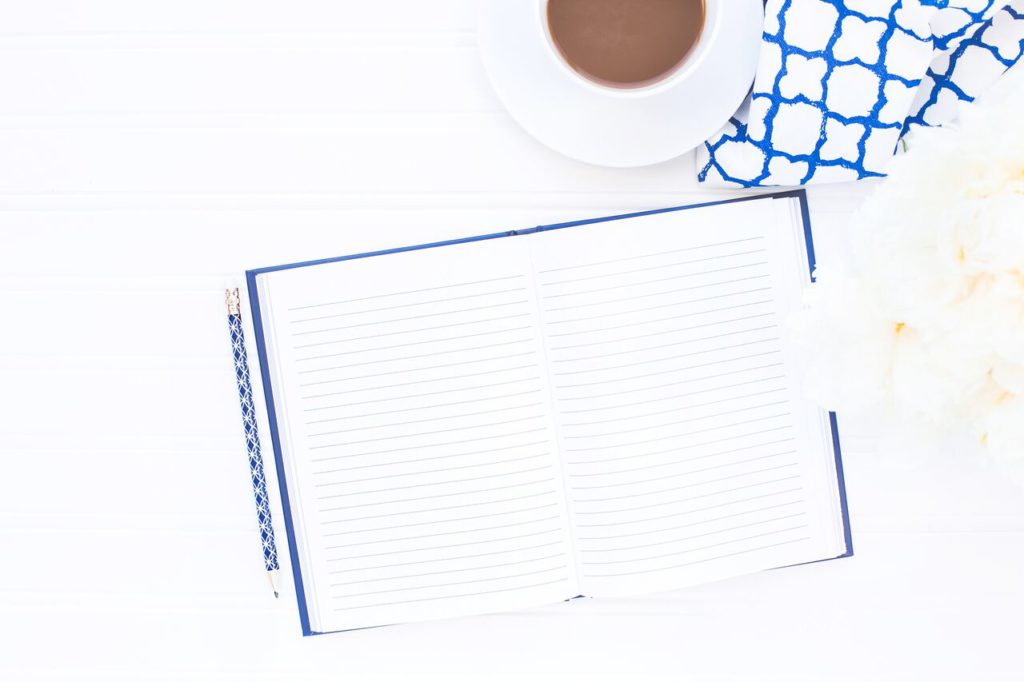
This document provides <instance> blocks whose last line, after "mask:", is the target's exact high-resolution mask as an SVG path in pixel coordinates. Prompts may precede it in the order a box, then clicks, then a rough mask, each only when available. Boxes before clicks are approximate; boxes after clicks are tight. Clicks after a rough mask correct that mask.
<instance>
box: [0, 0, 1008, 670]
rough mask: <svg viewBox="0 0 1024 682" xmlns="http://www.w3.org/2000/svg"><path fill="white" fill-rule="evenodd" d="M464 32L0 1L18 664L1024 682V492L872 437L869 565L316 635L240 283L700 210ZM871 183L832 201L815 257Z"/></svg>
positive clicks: (5, 585)
mask: <svg viewBox="0 0 1024 682" xmlns="http://www.w3.org/2000/svg"><path fill="white" fill-rule="evenodd" d="M474 23H475V18H474V7H473V3H472V1H471V0H431V1H429V2H427V1H425V0H390V1H387V2H385V1H382V0H362V1H359V2H356V1H355V0H291V1H290V2H284V1H283V0H282V1H280V2H268V1H266V0H176V1H175V2H166V1H165V2H159V3H158V2H153V1H143V0H91V2H80V1H77V0H31V1H27V0H3V1H2V2H0V228H2V232H0V239H2V241H0V679H2V680H5V681H6V680H10V681H12V682H21V681H23V680H51V679H52V680H65V679H67V680H72V679H88V680H104V681H113V680H133V681H134V680H193V679H196V680H199V679H203V680H207V679H209V680H278V679H280V680H303V679H338V680H357V681H360V682H362V681H363V680H374V679H397V680H413V679H438V680H445V681H446V682H456V681H457V680H463V679H465V680H482V679H487V680H495V679H531V680H537V679H549V678H550V679H559V680H570V679H580V680H588V681H590V680H599V679H621V680H630V681H632V680H684V679H693V680H719V679H734V680H771V679H777V680H796V679H807V680H826V679H851V680H853V679H856V680H880V679H893V680H912V679H921V680H930V681H934V680H992V679H1022V678H1024V670H1022V663H1021V659H1020V656H1019V650H1020V646H1021V634H1022V630H1024V625H1022V620H1021V615H1020V614H1021V613H1024V581H1022V577H1024V500H1022V497H1024V496H1022V495H1021V493H1020V491H1019V490H1017V489H1015V488H1013V487H1012V486H1011V485H1010V484H1009V483H1007V482H1005V481H1004V480H1003V479H1001V478H1000V477H999V476H998V475H997V474H996V473H995V472H994V471H992V470H990V468H989V467H988V466H987V465H986V464H985V463H984V462H981V461H977V460H974V459H969V458H967V457H966V456H963V455H961V456H960V457H957V456H956V454H957V453H952V454H945V455H940V454H939V453H932V456H931V457H930V458H926V459H925V460H924V461H919V460H917V459H914V458H911V457H909V456H908V455H906V454H905V453H903V452H902V451H900V450H898V449H896V448H893V447H886V446H883V447H879V446H878V445H877V443H876V442H875V441H873V440H872V439H871V438H870V433H871V431H872V429H871V425H870V424H859V425H858V424H847V425H846V427H845V429H844V431H845V435H846V443H845V449H846V452H845V461H846V467H847V475H848V489H849V496H850V506H851V511H852V516H853V529H854V540H855V546H856V551H857V555H856V556H855V557H853V558H852V559H845V560H842V561H832V562H826V563H821V564H816V565H810V566H803V567H798V568H792V569H786V570H781V571H774V572H771V573H767V574H761V575H756V576H750V577H747V578H743V579H738V580H730V581H726V582H722V583H718V584H714V585H709V586H707V587H703V588H697V589H689V590H685V591H680V592H676V593H671V594H665V595H659V596H655V597H650V598H643V599H622V600H606V601H586V602H584V601H578V602H574V603H568V604H560V605H556V606H552V607H550V608H546V609H540V610H533V611H527V612H522V613H515V614H503V615H493V616H486V617H479V618H472V619H464V620H454V621H446V622H438V623H429V624H421V625H410V626H397V627H389V628H380V629H374V630H366V631H360V632H353V633H348V634H340V635H331V636H325V637H315V638H307V639H303V638H301V637H300V636H299V624H298V617H297V612H296V607H295V604H294V601H293V597H292V592H291V589H290V585H288V584H286V585H285V592H284V594H283V595H282V598H281V599H280V600H277V601H275V600H274V599H273V598H272V597H271V596H270V595H269V593H268V587H267V584H266V579H265V577H264V574H263V573H262V571H261V557H260V553H259V547H258V541H257V535H256V528H255V515H254V511H253V503H252V499H251V489H250V487H249V481H248V474H247V464H246V458H245V453H244V451H243V449H242V441H241V439H240V432H241V429H240V423H239V415H238V405H237V401H236V398H235V393H234V390H235V388H234V385H233V375H232V371H231V361H230V357H229V354H228V348H227V336H226V335H227V332H226V329H225V321H224V317H223V316H224V308H223V293H222V291H223V287H224V286H225V285H227V284H232V283H235V284H237V283H241V273H242V271H243V270H244V269H245V268H247V267H255V266H261V265H268V264H274V263H279V262H285V261H292V260H298V259H305V258H313V257H322V256H329V255H336V254H343V253H349V252H355V251H361V250H366V249H370V248H377V247H382V246H392V245H402V244H408V243H415V242H422V241H428V240H433V239H439V238H445V237H452V236H458V235H466V234H476V233H480V232H487V231H495V230H499V229H506V228H515V227H524V226H530V225H534V224H538V223H549V222H554V221H559V220H565V219H571V218H577V217H583V216H592V215H601V214H608V213H614V212H621V211H624V210H630V209H641V208H655V207H662V206H670V205H676V204H681V203H686V202H690V201H693V200H694V199H697V198H702V197H704V196H706V194H707V192H706V191H703V192H704V193H703V194H701V190H698V189H697V188H696V185H695V183H694V181H693V179H692V176H693V169H692V160H691V159H690V158H688V157H687V158H682V159H679V160H677V161H673V162H670V163H666V164H663V165H660V166H656V167H651V168H644V169H634V170H607V169H601V168H596V167H590V166H585V165H582V164H579V163H576V162H573V161H569V160H567V159H563V158H561V157H559V156H558V155H556V154H554V153H552V152H550V151H548V150H546V149H544V148H542V147H541V146H539V145H538V144H536V143H535V142H533V141H532V140H531V139H530V138H529V137H528V136H527V135H526V134H524V133H523V132H522V131H521V130H519V129H518V128H517V126H516V125H515V124H514V123H513V122H512V121H511V120H510V119H509V117H508V116H507V115H506V114H505V113H504V112H503V111H502V109H501V106H500V104H499V103H498V101H497V99H496V98H495V96H494V94H493V93H492V91H491V90H490V88H489V86H488V83H487V80H486V77H485V74H484V72H483V70H482V67H481V64H480V60H479V57H478V54H477V49H476V44H475V42H476V38H475V35H474V30H473V29H474ZM868 189H869V188H866V187H863V186H858V187H853V188H851V187H846V188H827V189H819V190H815V191H813V193H812V195H811V200H812V208H813V212H814V221H815V225H816V231H815V232H816V234H815V236H816V239H817V241H818V245H819V256H820V258H819V260H820V261H821V262H823V263H827V262H829V261H830V260H833V259H837V258H841V257H842V249H841V247H840V246H839V245H840V244H841V240H840V239H839V237H840V233H841V231H842V229H843V225H844V223H845V218H846V216H847V215H848V213H849V212H850V210H851V209H853V208H854V207H855V206H856V205H857V203H858V202H859V201H860V199H861V197H862V196H863V195H864V194H865V193H866V192H867V191H868ZM275 509H276V507H275ZM277 521H278V529H279V536H280V538H281V541H282V543H283V533H282V532H281V524H280V514H278V515H277ZM282 549H283V548H282Z"/></svg>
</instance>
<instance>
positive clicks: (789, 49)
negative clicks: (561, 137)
mask: <svg viewBox="0 0 1024 682" xmlns="http://www.w3.org/2000/svg"><path fill="white" fill-rule="evenodd" d="M1022 48H1024V0H1013V1H1012V2H1007V1H1006V0H768V2H767V3H766V7H765V28H764V35H763V40H762V45H761V57H760V62H759V66H758V71H757V75H756V77H755V80H754V87H753V90H752V92H751V95H750V97H749V98H748V100H747V102H746V103H745V104H744V106H743V107H742V108H741V109H740V111H739V112H737V114H736V115H735V116H734V117H733V118H731V119H730V121H729V123H728V124H727V125H726V127H725V128H724V129H723V130H722V131H720V132H719V133H718V134H717V135H715V136H714V137H713V138H712V139H710V140H708V141H707V142H706V143H705V145H704V146H703V147H701V148H699V149H698V153H697V164H698V166H697V167H698V177H699V179H700V180H701V181H702V182H705V183H709V184H716V185H726V186H740V187H755V186H766V185H803V184H809V183H821V182H836V181H846V180H858V179H861V178H867V177H878V176H882V175H884V174H885V168H886V166H887V165H888V162H889V160H890V159H891V157H892V155H893V153H894V151H895V149H896V147H897V145H898V143H899V140H900V138H901V137H902V136H903V135H904V134H905V133H906V132H908V131H909V130H911V129H912V128H913V127H914V126H918V125H938V124H941V123H944V122H946V121H948V120H950V119H951V118H953V117H954V116H955V114H956V108H957V107H956V105H957V103H958V102H960V101H970V100H972V99H973V98H974V97H976V96H977V95H978V94H979V93H980V92H981V91H982V90H984V89H985V88H986V87H988V86H989V85H991V83H992V82H994V81H995V80H996V79H997V78H998V77H999V76H1000V75H1001V74H1002V73H1003V72H1005V71H1006V70H1007V69H1008V68H1009V67H1010V66H1012V65H1013V64H1014V63H1015V62H1016V61H1017V60H1018V59H1019V58H1020V56H1021V51H1022Z"/></svg>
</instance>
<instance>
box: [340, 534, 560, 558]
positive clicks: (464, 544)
mask: <svg viewBox="0 0 1024 682" xmlns="http://www.w3.org/2000/svg"><path fill="white" fill-rule="evenodd" d="M558 532H561V529H560V528H552V529H550V530H542V531H537V532H535V533H525V534H523V535H513V536H511V537H500V538H489V539H487V540H475V541H473V542H462V543H459V544H457V545H441V546H438V547H416V548H413V549H397V550H394V551H392V552H378V553H376V554H356V555H353V556H345V557H335V558H333V559H327V561H328V562H332V561H355V560H356V559H375V558H377V557H381V556H393V555H395V554H412V553H413V552H433V551H436V550H439V549H456V548H458V547H472V546H475V545H490V544H494V543H495V542H506V541H508V540H524V539H526V538H536V537H540V536H541V535H551V534H552V533H558Z"/></svg>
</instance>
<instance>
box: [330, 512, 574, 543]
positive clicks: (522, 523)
mask: <svg viewBox="0 0 1024 682" xmlns="http://www.w3.org/2000/svg"><path fill="white" fill-rule="evenodd" d="M558 518H559V516H558V515H557V514H556V515H554V516H548V517H547V518H543V519H531V520H529V521H520V522H518V523H506V524H504V525H500V526H488V527H487V528H472V529H466V530H452V531H446V532H444V533H428V534H427V535H411V536H408V537H404V538H388V539H387V540H366V541H364V542H353V543H350V544H347V545H333V546H328V547H324V549H326V550H335V549H346V548H348V547H362V546H364V545H379V544H381V543H382V542H406V541H408V540H422V539H424V538H434V537H444V536H448V535H465V534H466V533H481V532H485V531H491V530H501V529H503V528H516V527H518V526H529V525H532V524H535V523H546V522H548V521H554V520H556V519H558Z"/></svg>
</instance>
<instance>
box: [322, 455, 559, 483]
mask: <svg viewBox="0 0 1024 682" xmlns="http://www.w3.org/2000/svg"><path fill="white" fill-rule="evenodd" d="M550 454H551V453H549V452H542V453H540V454H539V455H525V456H523V457H512V458H510V459H500V460H495V461H491V462H478V463H477V464H466V465H464V466H457V467H446V468H444V469H430V470H428V471H403V472H402V473H400V474H388V475H386V476H372V477H370V478H356V479H352V480H345V481H328V482H325V483H316V484H314V485H313V487H314V488H330V487H332V486H336V485H352V484H354V483H368V482H369V481H383V480H386V479H389V478H405V477H406V476H427V475H429V474H443V473H446V472H449V471H463V470H465V469H478V468H480V467H489V466H498V465H500V464H511V463H513V462H526V461H529V460H531V459H539V458H541V457H548V456H550ZM443 482H444V481H442V483H443Z"/></svg>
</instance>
